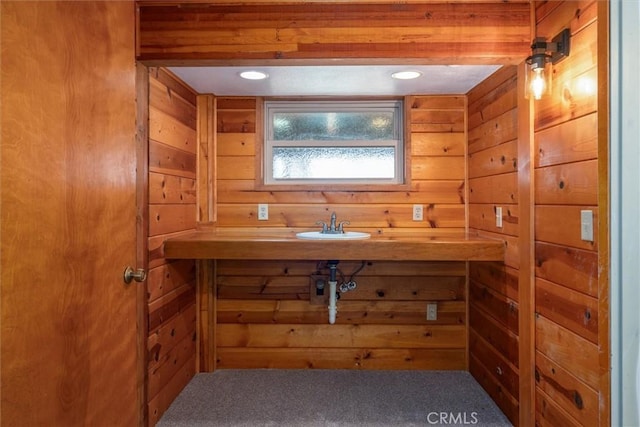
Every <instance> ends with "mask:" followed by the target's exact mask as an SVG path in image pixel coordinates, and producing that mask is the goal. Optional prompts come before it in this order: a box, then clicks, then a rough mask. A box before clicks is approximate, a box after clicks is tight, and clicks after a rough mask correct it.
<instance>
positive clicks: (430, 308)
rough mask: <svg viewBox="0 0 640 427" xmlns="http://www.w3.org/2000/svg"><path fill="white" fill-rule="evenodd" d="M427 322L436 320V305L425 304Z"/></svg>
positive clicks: (433, 303) (432, 303) (431, 303)
mask: <svg viewBox="0 0 640 427" xmlns="http://www.w3.org/2000/svg"><path fill="white" fill-rule="evenodd" d="M427 320H438V304H437V303H435V302H430V303H428V304H427Z"/></svg>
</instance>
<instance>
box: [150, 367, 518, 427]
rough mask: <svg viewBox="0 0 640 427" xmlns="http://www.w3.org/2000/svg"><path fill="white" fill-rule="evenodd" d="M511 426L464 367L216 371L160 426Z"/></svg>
mask: <svg viewBox="0 0 640 427" xmlns="http://www.w3.org/2000/svg"><path fill="white" fill-rule="evenodd" d="M157 425H158V426H160V427H192V426H193V427H195V426H235V427H245V426H246V427H252V426H278V427H280V426H282V427H284V426H291V427H294V426H295V427H316V426H318V427H320V426H336V427H337V426H372V427H378V426H380V427H381V426H430V425H436V426H439V425H442V426H444V425H446V426H450V425H458V426H464V425H466V426H468V425H476V426H511V423H509V421H508V420H507V418H506V417H505V415H504V414H503V413H502V412H501V411H500V409H498V407H497V406H496V404H495V403H494V402H493V401H492V400H491V398H490V397H489V396H488V395H487V394H486V392H485V391H484V390H483V389H482V387H480V385H479V384H478V383H477V382H476V381H475V380H474V379H473V377H472V376H471V374H469V373H468V372H464V371H355V370H353V371H352V370H279V369H273V370H271V369H260V370H219V371H216V372H214V373H211V374H197V375H196V376H195V377H194V378H193V380H192V381H191V382H190V383H189V384H188V385H187V387H186V388H185V389H184V390H183V391H182V393H180V395H179V396H178V397H177V398H176V400H175V401H174V402H173V403H172V405H171V407H170V408H169V409H168V410H167V412H165V414H164V415H163V416H162V418H161V419H160V422H159V423H158V424H157Z"/></svg>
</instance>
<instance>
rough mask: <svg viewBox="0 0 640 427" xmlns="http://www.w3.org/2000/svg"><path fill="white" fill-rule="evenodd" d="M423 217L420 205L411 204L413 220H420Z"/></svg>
mask: <svg viewBox="0 0 640 427" xmlns="http://www.w3.org/2000/svg"><path fill="white" fill-rule="evenodd" d="M423 219H424V211H423V207H422V205H413V220H414V221H422V220H423Z"/></svg>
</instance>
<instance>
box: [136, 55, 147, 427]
mask: <svg viewBox="0 0 640 427" xmlns="http://www.w3.org/2000/svg"><path fill="white" fill-rule="evenodd" d="M148 241H149V70H148V68H147V67H146V66H144V65H142V64H140V63H137V64H136V264H137V266H138V268H144V269H145V271H147V272H148V270H149V250H148ZM136 286H137V291H136V308H137V310H136V311H137V313H136V319H137V322H136V323H137V341H136V347H137V353H138V357H137V383H138V393H137V395H138V402H137V404H138V413H139V417H138V420H139V425H140V426H146V425H148V422H149V413H148V405H147V398H148V396H147V395H148V392H147V384H148V380H147V366H148V360H147V357H148V356H147V354H148V352H147V340H148V331H149V327H148V321H149V306H148V304H147V298H146V294H147V282H146V281H145V282H143V283H139V284H136Z"/></svg>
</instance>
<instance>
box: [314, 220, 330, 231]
mask: <svg viewBox="0 0 640 427" xmlns="http://www.w3.org/2000/svg"><path fill="white" fill-rule="evenodd" d="M316 225H321V226H322V232H323V233H326V232H327V231H329V227H328V226H327V223H326V222H324V221H316Z"/></svg>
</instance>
